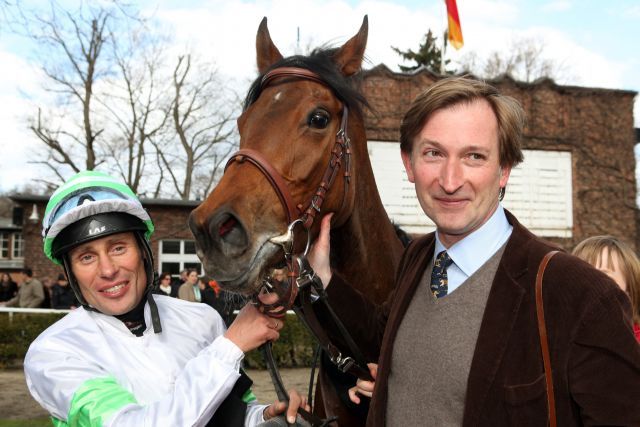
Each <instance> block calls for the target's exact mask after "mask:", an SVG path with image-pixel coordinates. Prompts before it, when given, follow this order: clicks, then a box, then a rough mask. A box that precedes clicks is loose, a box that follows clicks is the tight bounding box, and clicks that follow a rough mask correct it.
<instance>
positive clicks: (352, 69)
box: [333, 15, 369, 76]
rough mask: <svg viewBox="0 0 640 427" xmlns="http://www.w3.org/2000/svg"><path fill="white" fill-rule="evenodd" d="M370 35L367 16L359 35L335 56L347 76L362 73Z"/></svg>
mask: <svg viewBox="0 0 640 427" xmlns="http://www.w3.org/2000/svg"><path fill="white" fill-rule="evenodd" d="M368 34H369V18H368V17H367V15H365V16H364V19H363V20H362V26H360V31H358V34H356V35H355V36H353V37H351V38H350V39H349V41H348V42H346V43H345V44H344V45H343V46H342V47H341V48H340V49H338V51H337V52H336V53H335V54H334V55H333V59H334V61H335V62H336V64H337V65H338V68H339V69H340V71H342V74H344V75H345V76H350V75H352V74H355V73H357V72H358V71H360V68H361V67H362V59H363V58H364V50H365V48H366V47H367V35H368Z"/></svg>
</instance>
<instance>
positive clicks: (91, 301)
mask: <svg viewBox="0 0 640 427" xmlns="http://www.w3.org/2000/svg"><path fill="white" fill-rule="evenodd" d="M153 231H154V225H153V222H152V221H151V218H150V217H149V215H148V213H147V212H146V210H145V209H144V208H143V206H142V204H141V203H140V201H139V200H138V198H137V197H136V195H135V194H134V193H133V191H132V190H131V189H130V188H129V187H128V186H127V185H126V184H124V183H122V182H121V181H119V180H116V179H115V178H112V177H110V176H109V175H106V174H103V173H99V172H93V171H85V172H80V173H78V174H76V175H74V176H73V177H71V178H70V179H69V180H68V181H67V182H66V183H65V184H63V185H62V186H61V187H60V188H58V190H56V191H55V192H54V193H53V195H52V196H51V198H50V200H49V203H48V204H47V208H46V210H45V217H44V220H43V237H44V252H45V254H46V256H47V257H48V258H49V259H50V260H51V261H52V262H54V263H55V264H57V265H62V267H63V268H64V270H65V274H66V277H67V278H68V279H69V283H70V286H71V288H72V289H73V290H74V292H75V293H76V296H77V298H78V301H79V302H80V304H81V307H80V308H78V309H76V310H73V311H71V312H70V313H69V314H67V315H66V316H65V317H63V318H62V319H60V320H59V321H57V322H56V323H54V324H53V325H52V326H50V327H49V328H47V329H46V330H45V331H44V332H43V333H42V334H40V336H38V338H36V339H35V341H34V342H33V343H32V344H31V346H30V347H29V350H28V352H27V355H26V356H25V359H24V370H25V378H26V381H27V386H28V388H29V391H30V392H31V395H32V396H33V397H34V399H35V400H36V401H37V402H39V403H40V405H42V406H43V407H44V408H45V409H46V410H47V411H48V412H49V413H50V414H51V416H52V417H53V421H54V425H56V426H136V427H137V426H187V425H188V426H210V425H212V426H225V427H240V426H245V427H246V426H256V425H259V424H262V423H263V422H264V421H265V420H267V419H270V418H273V417H276V416H277V415H278V414H281V413H283V412H285V410H286V411H287V419H288V420H289V421H290V422H293V421H295V413H296V411H297V409H298V407H299V406H300V405H303V406H305V407H307V408H308V406H307V405H305V403H304V399H303V398H301V397H300V395H299V394H297V393H296V392H294V391H292V392H291V393H290V395H289V405H288V409H287V404H286V402H276V403H274V404H272V405H268V406H267V405H259V404H258V403H257V401H256V398H255V396H254V395H253V393H252V392H251V388H250V387H251V384H252V383H251V380H250V379H249V378H248V377H247V376H246V374H244V373H243V372H242V371H241V369H240V367H241V363H242V360H243V358H244V353H245V352H247V351H250V350H253V349H255V348H257V347H258V346H260V345H262V344H263V343H265V342H266V341H270V340H275V339H277V338H278V337H279V331H280V329H281V328H282V326H283V323H282V321H280V320H277V319H272V318H269V317H268V316H266V315H264V314H262V313H260V312H259V311H258V310H257V309H256V307H254V306H252V305H250V304H248V305H246V306H245V307H244V308H243V309H242V311H241V313H240V314H239V315H238V318H237V319H236V321H235V322H234V323H233V324H232V325H231V326H230V327H229V329H225V327H224V325H223V323H222V320H221V319H220V316H219V315H218V314H217V313H216V312H215V311H214V310H212V309H211V308H210V307H208V306H207V305H205V304H193V303H189V302H187V301H181V300H179V299H177V298H170V297H167V296H163V295H153V294H152V293H151V292H150V291H151V289H152V288H153V286H154V276H155V274H154V271H155V269H154V262H153V252H152V250H151V246H150V243H149V241H150V238H151V235H152V233H153ZM267 302H268V301H267Z"/></svg>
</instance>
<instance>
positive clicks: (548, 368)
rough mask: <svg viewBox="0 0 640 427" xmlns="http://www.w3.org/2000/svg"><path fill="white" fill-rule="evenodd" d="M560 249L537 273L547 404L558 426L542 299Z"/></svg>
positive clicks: (548, 258) (537, 305)
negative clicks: (546, 272) (546, 274)
mask: <svg viewBox="0 0 640 427" xmlns="http://www.w3.org/2000/svg"><path fill="white" fill-rule="evenodd" d="M557 253H558V251H551V252H549V253H548V254H546V255H545V256H544V258H542V261H540V266H539V267H538V274H536V315H537V317H538V332H539V334H540V349H541V350H542V362H543V364H544V377H545V381H546V385H547V404H548V407H549V425H550V426H551V427H556V425H557V424H556V400H555V396H554V394H553V375H552V372H551V357H550V355H549V340H548V338H547V325H546V324H545V321H544V305H543V301H542V278H543V276H544V270H545V269H546V268H547V264H548V263H549V260H550V259H551V257H552V256H554V255H555V254H557Z"/></svg>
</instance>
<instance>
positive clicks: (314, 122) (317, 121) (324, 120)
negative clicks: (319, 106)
mask: <svg viewBox="0 0 640 427" xmlns="http://www.w3.org/2000/svg"><path fill="white" fill-rule="evenodd" d="M308 123H309V126H310V127H312V128H315V129H324V128H326V127H327V125H328V124H329V113H327V112H326V111H324V110H316V111H314V112H313V113H311V114H310V115H309V122H308Z"/></svg>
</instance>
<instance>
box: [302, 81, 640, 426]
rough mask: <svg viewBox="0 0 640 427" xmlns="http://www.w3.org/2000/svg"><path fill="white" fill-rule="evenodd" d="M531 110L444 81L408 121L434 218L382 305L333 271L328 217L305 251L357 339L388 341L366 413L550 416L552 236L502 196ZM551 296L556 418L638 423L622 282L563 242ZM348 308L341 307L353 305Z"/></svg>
mask: <svg viewBox="0 0 640 427" xmlns="http://www.w3.org/2000/svg"><path fill="white" fill-rule="evenodd" d="M523 126H524V112H523V110H522V108H521V107H520V105H519V104H518V103H517V102H516V101H515V100H514V99H512V98H510V97H506V96H503V95H501V94H499V93H498V92H497V91H496V90H495V89H494V88H493V87H491V86H489V85H487V84H484V83H482V82H478V81H473V80H470V79H465V78H449V79H444V80H441V81H439V82H437V83H435V84H434V85H433V86H431V87H430V88H429V89H427V90H426V91H425V92H424V93H422V94H421V95H419V96H418V98H416V100H415V101H414V102H413V103H412V105H411V107H410V108H409V111H408V112H407V113H406V115H405V117H404V120H403V123H402V126H401V153H402V160H403V162H404V165H405V168H406V171H407V175H408V178H409V180H410V181H411V182H413V183H414V184H415V188H416V193H417V196H418V200H419V201H420V205H421V206H422V209H423V210H424V212H425V213H426V214H427V216H429V218H431V219H432V220H433V221H434V222H435V224H436V227H437V231H436V232H435V233H431V234H429V235H427V236H425V237H423V238H421V239H418V240H416V241H414V242H413V243H412V244H411V245H410V246H409V248H408V249H407V250H406V252H405V254H404V256H403V259H402V261H401V264H400V266H399V269H398V272H397V275H396V288H395V291H394V293H393V294H392V295H391V296H390V298H389V299H388V300H387V302H386V303H385V304H383V305H382V306H376V305H374V304H372V303H371V302H369V301H368V300H367V299H366V297H365V296H363V295H361V294H359V293H357V292H356V291H354V290H353V288H351V287H350V286H348V285H347V284H346V283H344V281H343V280H342V278H341V277H339V276H338V275H333V274H332V272H331V269H330V266H329V257H328V252H329V221H330V215H328V216H326V217H325V218H324V219H323V221H322V231H321V234H320V237H319V239H318V241H317V242H316V244H315V247H314V251H313V252H312V254H311V255H310V261H311V263H312V266H313V267H314V269H315V271H316V273H318V275H319V276H320V277H321V279H322V280H323V283H325V284H326V290H327V293H328V295H329V299H330V301H331V304H332V306H333V308H334V310H335V311H336V312H337V313H338V315H341V314H344V316H341V317H343V319H345V320H346V319H358V317H356V316H353V310H361V312H360V313H361V317H360V319H358V322H357V323H356V322H353V323H352V324H348V325H347V328H348V329H349V330H350V331H351V332H353V334H354V335H355V336H356V337H357V339H358V340H359V341H360V343H361V344H362V345H363V346H366V347H370V346H372V345H373V346H377V348H379V349H380V354H379V359H378V361H377V363H378V364H377V365H371V368H372V374H373V375H374V378H375V379H376V380H375V382H368V381H361V380H359V381H358V386H357V387H356V388H354V390H352V391H351V393H350V394H351V397H352V400H354V401H355V402H358V401H359V400H360V395H364V396H371V397H372V400H371V406H370V410H369V415H368V419H367V425H369V426H382V425H389V426H396V425H398V426H400V425H404V426H406V425H424V426H443V425H464V426H472V425H479V426H502V425H513V426H528V425H531V426H544V425H547V424H548V401H547V394H546V388H545V374H544V367H543V361H542V356H541V351H540V339H539V335H538V329H537V323H536V303H535V292H534V285H535V276H536V272H537V269H538V265H539V264H540V261H541V259H542V258H543V257H544V255H545V254H546V253H548V252H549V251H551V250H554V249H557V248H555V247H554V246H553V245H551V244H549V243H547V242H545V241H543V240H541V239H539V238H537V237H536V236H534V235H533V234H531V233H530V232H529V231H528V230H527V229H526V228H525V227H523V226H522V225H521V224H520V223H519V222H518V221H517V220H516V218H515V217H514V216H513V215H511V214H510V213H509V212H507V211H506V210H504V209H503V208H502V206H501V205H500V203H499V201H500V200H501V199H502V196H503V195H504V191H505V187H506V185H507V181H508V179H509V174H510V172H511V168H512V167H513V166H515V165H517V164H518V163H519V162H521V161H522V151H521V138H522V130H523ZM543 300H544V306H545V318H546V324H547V333H548V342H549V347H550V354H551V367H552V372H553V386H554V390H555V404H556V413H557V420H558V425H560V426H578V425H627V426H632V425H633V426H640V405H639V404H638V402H640V346H638V344H637V342H636V341H635V338H634V335H633V331H632V326H631V309H630V303H629V301H628V298H627V296H626V294H624V292H622V291H620V289H619V288H618V287H617V286H616V285H615V283H613V282H612V281H611V280H610V279H609V278H608V277H607V276H606V275H604V274H602V273H600V272H598V271H596V270H595V269H593V268H592V267H590V266H589V265H588V264H586V263H584V262H582V261H580V260H578V259H577V258H575V257H572V256H570V255H567V254H565V253H560V254H557V255H556V256H555V257H554V258H552V260H551V261H550V263H549V265H548V267H547V270H546V272H545V276H544V293H543ZM347 313H348V314H350V316H347V315H346V314H347Z"/></svg>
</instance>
